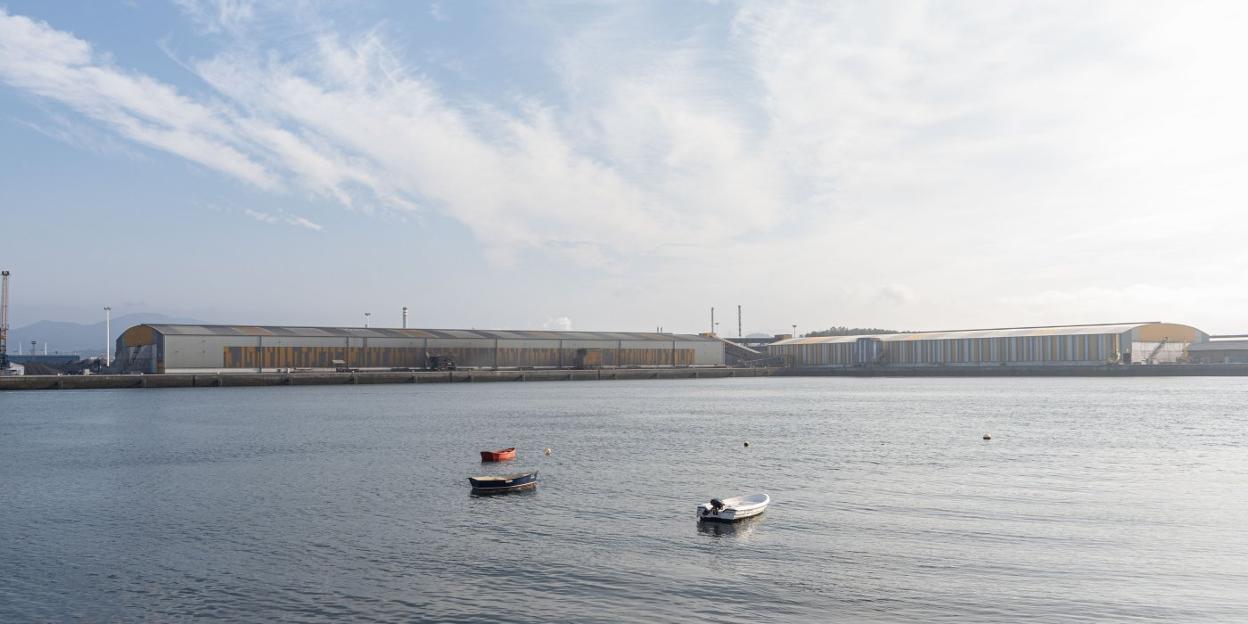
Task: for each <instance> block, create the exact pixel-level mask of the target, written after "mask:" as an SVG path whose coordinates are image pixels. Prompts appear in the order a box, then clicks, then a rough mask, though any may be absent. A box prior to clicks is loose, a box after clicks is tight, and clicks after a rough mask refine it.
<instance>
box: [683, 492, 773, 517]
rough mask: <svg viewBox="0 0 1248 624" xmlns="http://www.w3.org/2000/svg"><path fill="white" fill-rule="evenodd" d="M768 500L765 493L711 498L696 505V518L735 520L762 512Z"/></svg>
mask: <svg viewBox="0 0 1248 624" xmlns="http://www.w3.org/2000/svg"><path fill="white" fill-rule="evenodd" d="M770 502H771V497H770V496H767V495H766V494H750V495H748V496H734V497H732V498H725V499H723V500H719V499H717V498H712V499H711V502H709V503H702V504H701V505H698V520H699V521H703V520H705V521H708V522H736V521H737V520H744V519H746V518H752V517H754V516H757V515H758V514H761V513H763V512H764V511H766V509H767V504H768V503H770Z"/></svg>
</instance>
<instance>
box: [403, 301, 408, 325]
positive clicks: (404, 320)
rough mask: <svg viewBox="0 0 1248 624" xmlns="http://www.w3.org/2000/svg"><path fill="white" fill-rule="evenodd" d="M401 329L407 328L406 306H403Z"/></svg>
mask: <svg viewBox="0 0 1248 624" xmlns="http://www.w3.org/2000/svg"><path fill="white" fill-rule="evenodd" d="M403 329H407V306H403Z"/></svg>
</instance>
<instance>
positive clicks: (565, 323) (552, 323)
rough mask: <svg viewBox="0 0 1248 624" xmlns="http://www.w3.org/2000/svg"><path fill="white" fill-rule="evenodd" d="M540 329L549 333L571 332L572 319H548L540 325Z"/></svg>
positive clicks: (558, 317)
mask: <svg viewBox="0 0 1248 624" xmlns="http://www.w3.org/2000/svg"><path fill="white" fill-rule="evenodd" d="M542 329H545V330H549V331H572V319H570V318H568V317H566V316H557V317H555V318H549V319H546V322H545V323H542Z"/></svg>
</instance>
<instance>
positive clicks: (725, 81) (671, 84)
mask: <svg viewBox="0 0 1248 624" xmlns="http://www.w3.org/2000/svg"><path fill="white" fill-rule="evenodd" d="M183 6H184V8H185V9H186V11H187V13H188V14H189V15H191V16H192V17H193V18H194V19H195V20H196V23H197V24H200V23H201V22H202V24H201V28H205V29H207V30H210V31H212V32H214V33H217V34H220V35H222V36H221V37H212V38H211V40H212V41H211V42H212V44H213V45H214V46H215V47H211V48H208V50H210V51H209V52H205V53H203V56H202V57H200V58H197V59H193V60H189V61H187V62H186V63H185V66H186V67H187V68H188V69H189V70H190V71H192V72H193V73H194V74H195V75H194V78H196V79H197V81H196V82H193V83H192V85H193V87H183V88H181V89H179V88H175V87H174V86H173V85H171V84H169V83H167V82H162V81H161V80H157V79H156V78H154V77H152V76H149V75H145V74H143V73H140V72H138V71H136V70H133V69H129V68H123V67H118V66H117V65H116V64H115V63H114V62H113V61H111V60H110V59H109V57H108V56H107V54H106V53H104V52H97V51H95V50H94V49H93V47H92V46H91V44H89V43H88V42H86V41H84V40H82V39H80V38H78V37H76V36H74V35H72V34H69V33H67V32H64V31H60V30H57V29H55V28H54V27H52V26H49V25H47V24H44V23H42V22H37V21H34V20H30V19H27V18H25V17H21V16H14V15H10V14H7V13H4V12H0V81H3V82H5V83H7V84H9V85H11V86H13V87H14V88H15V89H17V90H19V91H21V92H24V93H28V94H32V95H35V96H38V97H40V98H46V99H48V100H51V101H53V102H55V103H58V104H59V105H63V106H65V107H67V108H68V109H70V110H72V111H76V112H77V113H78V114H80V115H81V116H82V117H84V118H86V119H88V120H91V121H92V122H93V123H95V124H98V125H99V126H100V127H102V128H105V129H107V130H108V131H110V132H113V133H116V134H117V135H118V136H120V137H123V138H125V139H126V140H128V141H133V142H134V143H136V144H139V145H143V146H145V147H148V148H151V149H153V150H159V151H163V152H166V153H170V154H174V155H177V156H178V157H181V158H185V159H187V160H189V161H192V162H195V163H198V164H199V165H201V166H204V167H206V168H209V169H212V170H214V171H217V172H220V173H222V174H224V175H225V176H229V177H231V178H233V179H236V180H239V181H241V182H242V183H244V184H246V185H250V186H251V187H254V188H255V189H256V190H258V191H259V192H261V193H271V194H288V195H294V196H307V197H311V198H316V199H320V200H324V201H330V202H335V203H337V204H340V205H342V206H344V207H346V208H348V209H350V210H353V211H357V212H360V213H369V212H376V211H390V212H395V213H429V212H436V213H438V214H439V215H442V216H445V217H448V218H449V219H451V220H454V221H456V222H458V223H460V224H463V225H464V226H465V227H466V228H468V230H469V231H471V233H472V235H473V236H474V237H475V238H476V239H477V240H478V241H479V242H480V245H481V249H482V250H483V251H484V252H485V253H486V254H487V255H488V257H490V258H491V259H493V260H494V261H495V262H497V263H502V264H507V263H522V262H526V261H533V260H532V259H533V258H540V259H542V260H545V261H565V262H570V263H573V264H575V265H576V266H588V267H593V268H594V269H596V273H595V275H597V276H599V280H598V282H597V284H598V285H597V286H596V287H597V288H600V289H601V291H600V292H604V293H610V294H612V295H614V296H617V297H619V299H620V300H621V301H629V302H633V301H635V302H637V303H636V305H638V306H642V307H643V309H642V310H641V311H639V312H638V315H642V314H643V313H645V310H644V306H650V307H653V306H652V304H651V303H649V302H652V301H653V299H662V300H664V301H684V300H689V299H709V298H710V297H714V296H721V295H720V293H726V292H737V290H734V289H744V290H749V291H750V292H751V293H754V294H756V295H757V296H759V297H765V298H766V299H767V300H768V301H771V302H774V306H775V308H776V311H774V312H768V314H772V315H773V316H774V317H775V318H774V319H772V321H770V322H771V324H772V325H776V326H778V327H780V328H783V327H785V323H789V322H791V321H792V320H799V321H800V320H802V319H798V318H795V316H796V314H794V313H793V312H791V311H789V309H794V308H797V309H804V310H807V312H805V314H806V315H807V316H815V315H818V314H824V315H826V314H828V313H829V312H827V310H831V309H834V308H836V306H842V307H840V308H836V309H837V312H836V313H837V315H838V318H840V319H843V320H844V322H849V323H853V324H859V325H877V326H883V325H897V326H951V327H952V326H970V325H976V324H980V325H1003V324H1014V323H1013V319H1012V318H1010V317H1011V316H1013V315H1015V314H1018V313H1019V312H1018V307H1020V306H1027V305H1034V306H1038V307H1039V306H1040V304H1041V302H1039V301H1031V300H1028V299H1026V297H1027V296H1029V295H1034V294H1035V293H1048V292H1055V293H1076V294H1075V295H1074V296H1072V297H1071V298H1070V299H1068V300H1067V304H1068V305H1070V306H1072V307H1073V308H1080V307H1081V306H1082V309H1083V310H1085V313H1086V312H1087V311H1090V310H1093V309H1095V310H1096V311H1097V312H1098V313H1108V312H1111V311H1114V309H1111V308H1112V306H1108V305H1101V304H1096V305H1095V306H1094V305H1093V304H1091V303H1088V304H1087V305H1086V306H1085V305H1084V302H1085V301H1091V300H1096V301H1102V300H1103V301H1109V300H1112V298H1113V296H1114V295H1113V294H1107V295H1105V296H1103V297H1101V296H1099V295H1096V296H1094V295H1095V294H1096V293H1097V292H1101V291H1098V290H1096V289H1103V290H1104V291H1105V292H1107V293H1113V292H1117V290H1119V289H1121V288H1122V284H1123V283H1132V284H1135V283H1140V284H1143V285H1145V286H1150V287H1157V288H1163V290H1162V291H1157V292H1164V293H1165V294H1166V295H1167V296H1181V295H1183V294H1184V293H1183V292H1181V291H1178V290H1174V289H1173V285H1174V284H1176V283H1181V282H1182V281H1183V280H1191V279H1193V278H1192V273H1193V272H1194V271H1195V270H1196V269H1199V271H1200V274H1201V275H1204V276H1209V279H1211V280H1212V279H1213V278H1214V277H1215V276H1216V277H1218V278H1219V279H1222V278H1229V279H1231V280H1232V282H1233V283H1239V282H1237V281H1234V280H1235V278H1234V277H1233V276H1230V275H1229V274H1230V273H1231V272H1233V271H1232V270H1231V269H1227V267H1235V266H1242V262H1244V261H1248V256H1246V252H1242V251H1238V250H1237V248H1235V247H1234V246H1233V245H1224V244H1217V243H1214V244H1210V243H1209V242H1208V240H1207V239H1206V238H1205V237H1204V236H1202V233H1204V232H1207V231H1208V226H1206V225H1205V224H1207V223H1216V224H1218V225H1217V229H1218V230H1219V231H1220V232H1222V233H1224V234H1225V235H1226V236H1227V238H1228V239H1229V240H1237V239H1238V238H1242V235H1243V234H1246V233H1248V223H1246V221H1245V217H1244V216H1243V213H1242V206H1243V205H1244V201H1245V200H1246V199H1248V178H1245V177H1244V176H1243V175H1242V171H1243V167H1244V166H1245V165H1246V164H1248V149H1246V148H1245V144H1244V141H1243V140H1242V137H1243V136H1248V117H1245V116H1244V115H1243V114H1242V111H1243V110H1244V109H1246V108H1248V87H1246V86H1245V83H1244V82H1243V81H1235V80H1229V79H1227V76H1234V75H1237V73H1238V72H1239V70H1240V68H1239V67H1238V65H1239V63H1240V61H1239V59H1241V58H1243V57H1244V56H1245V55H1246V54H1248V49H1245V40H1244V39H1243V38H1242V37H1240V36H1239V33H1241V32H1242V31H1243V30H1244V28H1245V27H1246V26H1248V24H1246V23H1245V22H1246V15H1245V14H1244V12H1243V11H1242V9H1241V8H1240V7H1238V5H1237V3H1203V2H1202V3H1195V4H1192V5H1190V6H1189V5H1185V6H1184V8H1183V9H1182V10H1180V9H1177V8H1175V7H1174V5H1173V4H1169V3H1154V2H1129V3H1122V2H1113V1H1110V2H1103V3H1096V4H1094V5H1087V4H1085V3H1074V2H1070V3H1063V2H1056V3H1047V4H1045V5H1043V6H1040V5H1036V4H1033V3H1027V2H998V3H992V4H984V3H959V2H949V3H940V4H929V3H924V2H890V3H879V2H837V3H803V2H774V1H767V2H749V1H746V2H742V3H740V4H732V5H728V4H724V5H682V7H681V8H680V9H679V10H676V11H673V10H669V8H668V7H666V6H664V7H662V8H654V7H649V6H647V5H642V4H639V3H629V4H623V5H619V4H606V5H594V6H593V7H592V8H589V9H586V10H584V11H566V10H563V7H561V5H552V6H551V7H546V6H542V5H537V6H532V5H527V6H526V7H525V8H524V9H523V10H524V15H522V16H520V17H519V18H516V19H513V20H512V21H511V22H508V24H509V25H511V26H514V27H516V28H517V29H521V28H531V30H529V31H524V32H521V33H520V36H524V37H526V41H528V45H530V46H531V47H532V48H533V49H532V50H526V53H530V52H531V53H532V58H533V59H537V60H544V61H545V62H546V65H545V66H544V67H532V68H529V69H532V70H533V71H534V73H541V72H543V71H546V72H549V78H550V80H551V81H552V84H550V85H546V84H539V83H540V82H541V81H540V80H534V81H532V82H528V83H526V82H525V81H524V80H523V79H520V78H516V79H514V80H513V79H512V78H511V77H508V78H507V79H505V80H504V79H498V78H497V77H495V78H494V79H493V80H494V82H496V83H498V84H493V85H488V86H486V87H482V88H480V89H475V88H474V89H465V88H457V87H462V85H459V83H457V82H456V81H457V80H461V81H463V82H475V81H476V80H481V81H489V80H491V78H490V77H491V76H493V74H492V73H491V71H489V70H491V69H493V70H494V71H495V72H497V71H505V70H497V68H494V67H486V68H478V67H473V66H472V64H473V63H474V62H481V61H474V60H473V59H474V58H475V57H474V56H473V55H470V54H456V52H455V51H451V52H450V53H449V54H450V56H451V57H452V58H453V60H454V61H455V62H457V63H462V64H464V67H465V69H464V70H463V72H459V73H457V74H456V75H457V76H458V77H457V78H455V79H443V80H441V81H439V78H438V76H439V75H440V73H439V71H440V70H438V69H437V68H436V67H423V66H421V64H420V63H419V62H416V61H412V60H411V59H427V58H430V57H429V55H428V54H422V52H426V53H427V52H429V51H428V50H414V49H412V48H413V47H414V46H419V45H421V44H420V43H411V42H409V40H408V39H406V38H405V39H402V40H397V41H401V43H400V42H396V39H392V38H390V37H388V36H387V33H388V30H387V27H386V25H385V24H384V23H382V24H380V25H377V26H376V27H374V28H372V29H369V30H365V31H362V32H355V31H350V30H343V31H335V30H333V29H321V28H318V29H315V30H314V31H313V34H312V35H308V34H307V33H306V32H301V34H302V35H303V36H301V37H300V38H298V42H297V43H294V44H292V43H291V42H290V40H285V39H281V38H264V37H253V36H251V32H252V31H251V30H250V29H252V27H253V26H254V25H256V23H257V22H260V21H264V20H271V19H273V16H271V15H269V14H267V13H266V14H265V15H264V16H257V11H259V10H261V8H263V7H262V6H260V5H257V6H253V5H251V4H250V3H242V2H218V3H214V2H206V1H202V0H201V1H192V0H185V1H184V2H183ZM265 10H268V9H265ZM430 11H431V14H435V17H436V13H437V4H436V3H435V4H434V5H431V8H430ZM508 15H511V16H512V17H513V18H515V17H516V16H515V14H512V13H508V12H507V11H503V12H501V13H500V17H499V19H500V20H504V21H505V20H506V19H507V17H508ZM261 17H263V18H264V19H263V20H262V19H261ZM465 21H466V20H457V22H456V23H455V24H451V25H447V26H446V28H451V27H452V26H457V25H459V23H460V22H465ZM533 24H540V25H541V26H532V25H533ZM438 51H439V52H444V51H443V50H441V49H440V48H439V49H438ZM438 58H445V55H442V56H439V57H438ZM483 58H485V59H486V60H485V61H484V64H486V65H489V64H492V63H496V64H497V65H498V66H499V67H510V66H509V65H506V64H505V63H498V61H499V59H497V58H495V57H490V56H488V55H487V56H484V57H483ZM526 60H527V59H526ZM441 62H442V61H439V63H441ZM442 73H443V74H444V72H442ZM466 75H472V76H476V77H478V78H475V79H474V81H467V80H464V79H463V76H466ZM500 85H505V86H500ZM252 218H256V217H252ZM275 218H276V217H275ZM313 225H315V224H313ZM304 227H307V226H304ZM552 259H553V260H552ZM1237 263H1238V264H1237ZM1124 275H1126V276H1131V277H1130V278H1124ZM1139 276H1147V278H1146V279H1145V278H1142V277H1139ZM1124 280H1125V281H1124ZM1222 281H1223V282H1224V283H1232V282H1226V280H1225V279H1223V280H1222ZM1145 282H1147V283H1145ZM881 284H884V285H887V286H884V287H883V288H881V286H880V285H881ZM903 284H904V285H905V286H902V285H903ZM743 285H748V286H743ZM1088 289H1091V290H1088ZM1187 294H1189V295H1192V296H1198V297H1200V298H1201V300H1203V301H1215V300H1218V299H1217V298H1216V297H1214V296H1213V295H1211V294H1210V293H1209V292H1207V291H1205V290H1201V291H1200V293H1198V294H1197V293H1187ZM650 298H653V299H650ZM1130 299H1131V301H1134V302H1135V303H1137V304H1138V305H1140V306H1147V305H1149V303H1148V301H1150V299H1148V298H1146V297H1143V296H1141V295H1138V293H1137V294H1133V295H1132V296H1131V297H1130ZM919 300H921V301H923V302H924V305H923V306H907V305H905V304H906V303H907V302H913V301H919ZM1029 301H1030V303H1028V302H1029ZM1052 301H1053V302H1056V301H1057V300H1056V299H1054V300H1052ZM699 305H700V304H699ZM1046 306H1047V304H1046ZM920 307H921V308H922V310H921V311H920V310H917V309H916V308H920ZM1059 307H1060V304H1058V303H1053V305H1052V306H1047V307H1046V308H1045V310H1046V312H1047V313H1050V314H1052V313H1054V311H1055V310H1057V309H1058V308H1059ZM786 308H789V309H786ZM569 311H570V312H571V313H573V314H576V312H575V310H571V309H569ZM1074 313H1075V312H1071V314H1074ZM918 314H922V315H923V317H922V318H921V319H917V318H914V316H913V315H918ZM906 315H911V316H906ZM760 316H761V313H760ZM1114 316H1117V315H1116V314H1115V315H1114ZM1127 316H1136V315H1131V314H1128V315H1127ZM578 318H579V316H578ZM908 319H909V320H908ZM1079 320H1087V319H1086V318H1082V319H1079ZM1042 321H1043V320H1042ZM814 324H818V323H814Z"/></svg>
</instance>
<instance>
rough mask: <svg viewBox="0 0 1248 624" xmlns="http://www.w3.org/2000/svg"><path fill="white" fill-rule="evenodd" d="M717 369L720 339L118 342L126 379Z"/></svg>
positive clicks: (228, 336)
mask: <svg viewBox="0 0 1248 624" xmlns="http://www.w3.org/2000/svg"><path fill="white" fill-rule="evenodd" d="M446 362H452V363H453V366H457V367H461V368H491V369H495V368H519V369H524V368H533V369H541V368H553V369H561V368H608V367H617V368H623V367H630V368H639V367H691V366H723V365H724V343H723V342H722V341H720V340H718V339H715V338H710V337H705V336H697V335H688V334H660V333H624V332H585V331H487V330H476V329H473V330H449V329H387V328H367V327H262V326H255V325H162V324H150V325H136V326H134V327H131V328H130V329H127V330H126V331H125V332H124V333H122V334H121V336H119V337H118V338H117V357H116V360H115V363H114V368H115V369H116V370H117V371H118V372H125V373H194V372H219V373H229V372H266V371H267V372H276V371H299V370H322V371H323V370H331V371H332V370H342V369H350V370H365V369H371V370H388V369H429V368H436V367H438V366H439V365H440V364H442V363H446Z"/></svg>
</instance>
